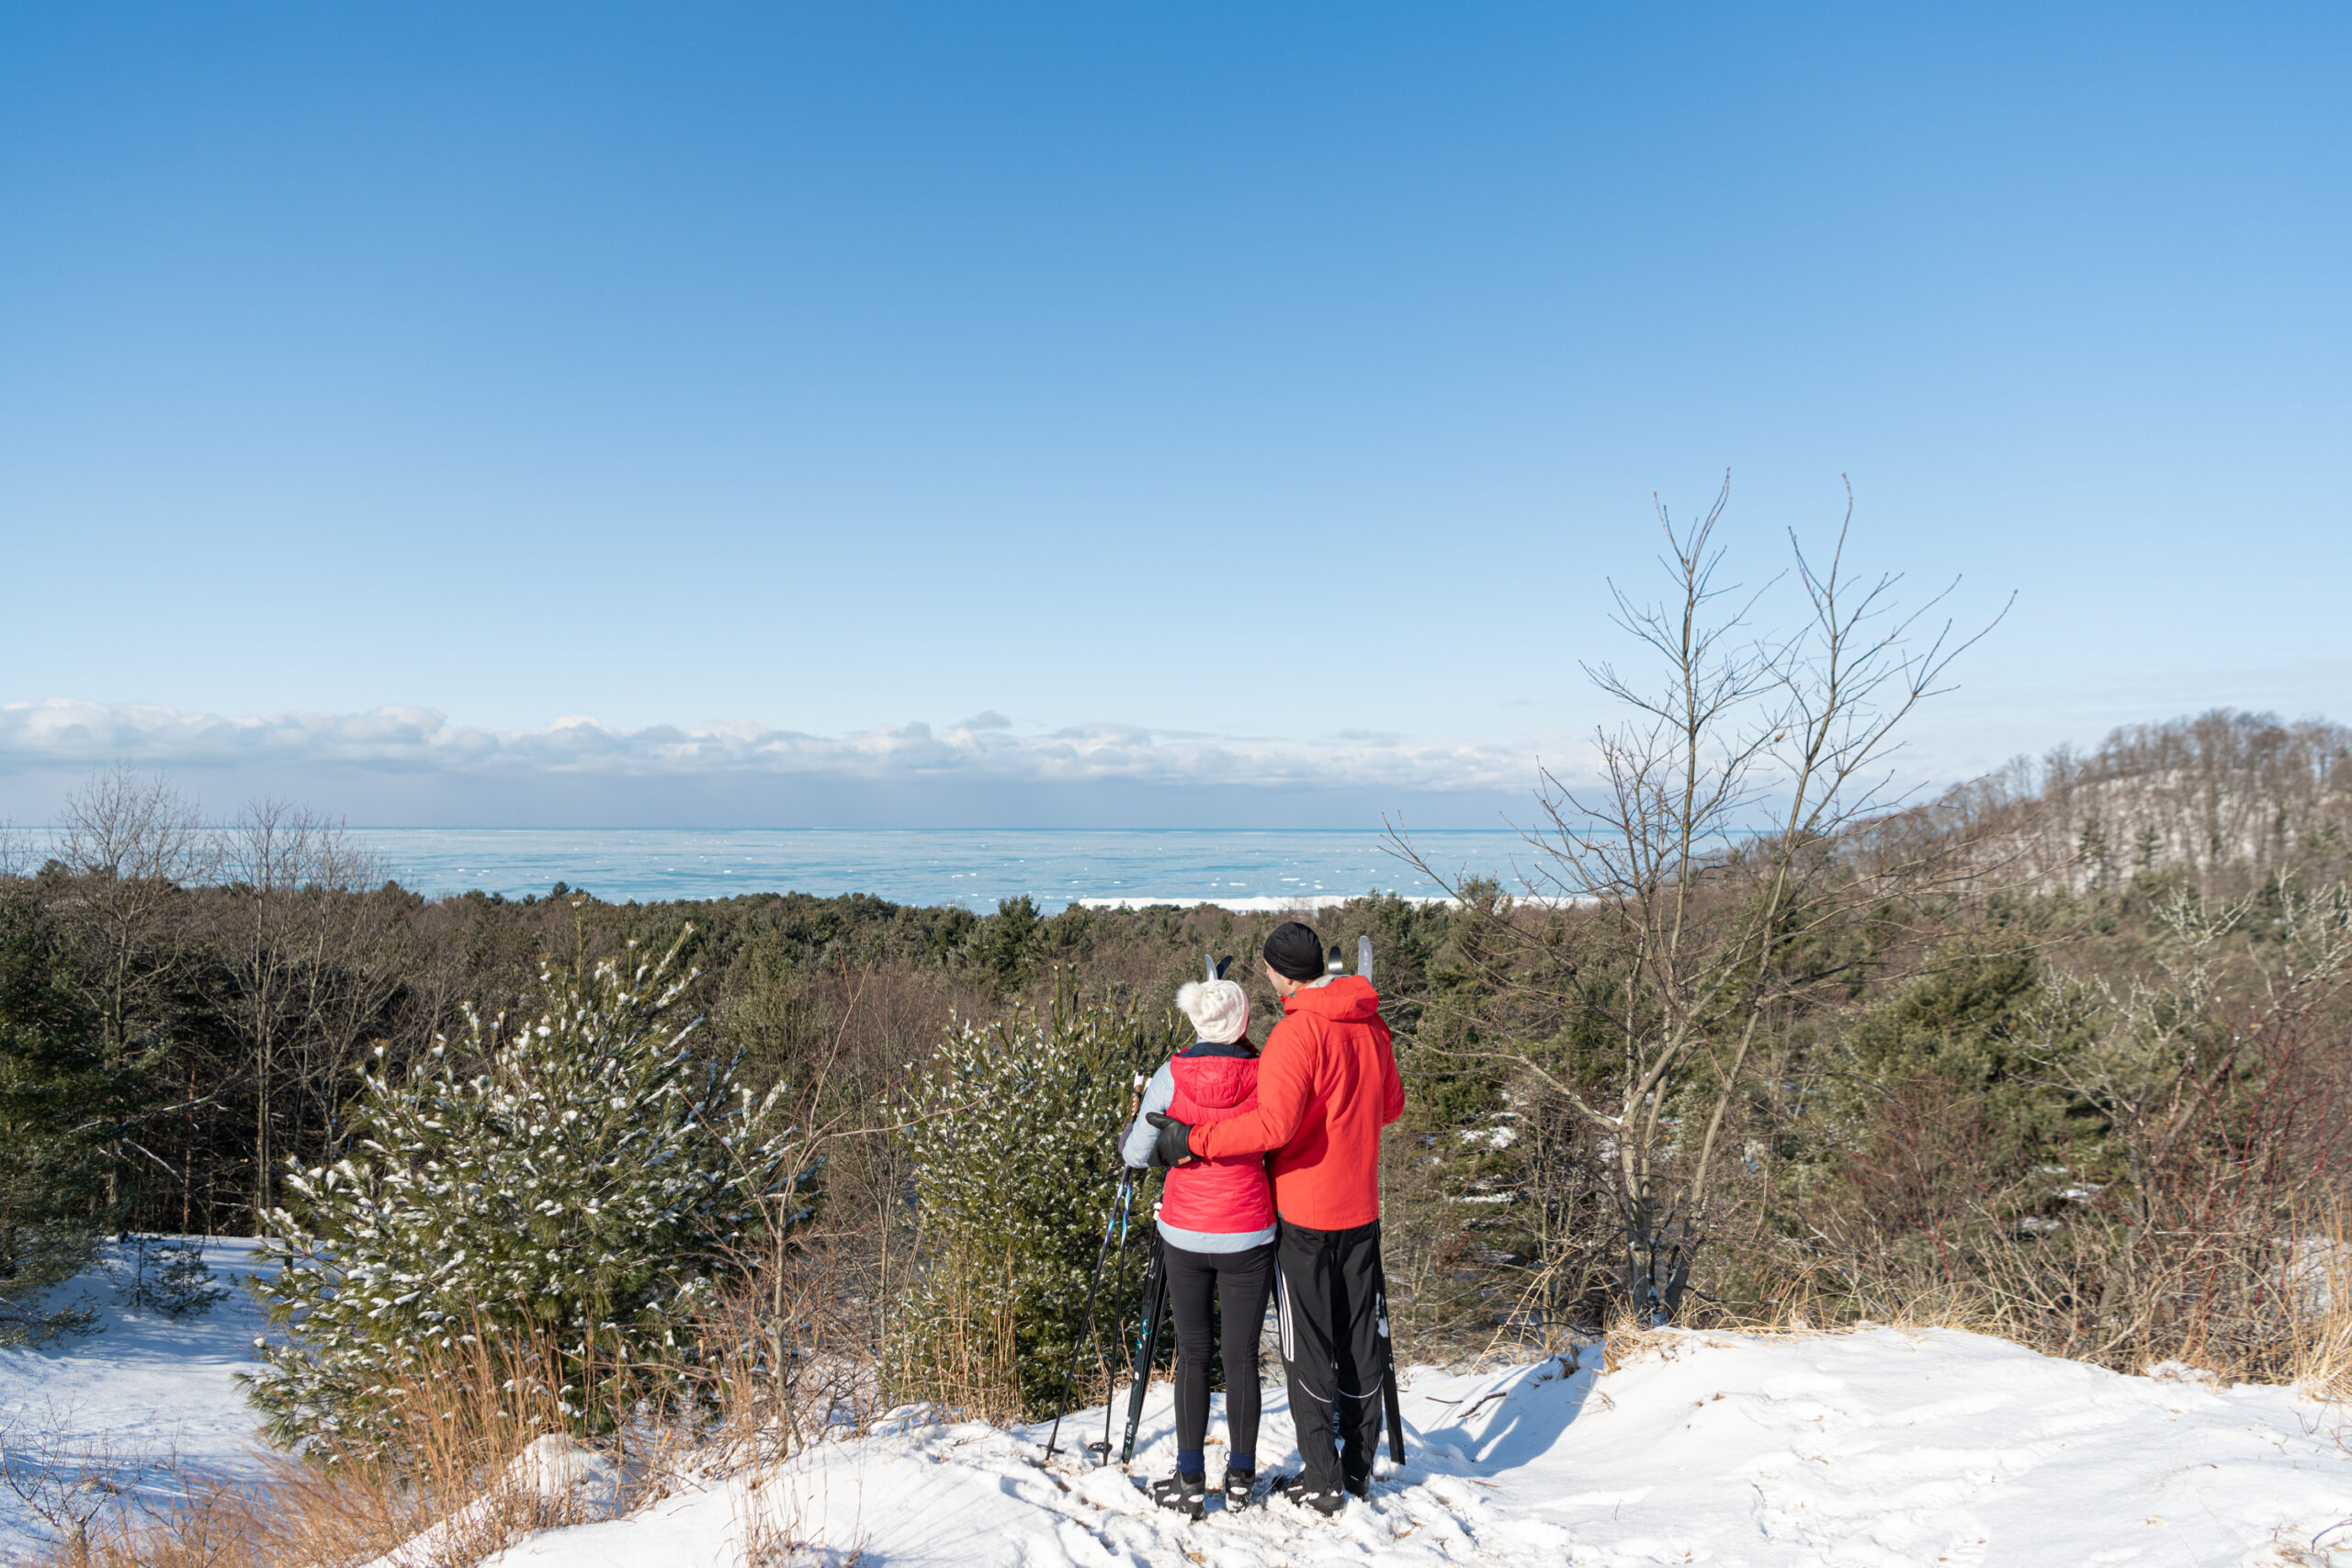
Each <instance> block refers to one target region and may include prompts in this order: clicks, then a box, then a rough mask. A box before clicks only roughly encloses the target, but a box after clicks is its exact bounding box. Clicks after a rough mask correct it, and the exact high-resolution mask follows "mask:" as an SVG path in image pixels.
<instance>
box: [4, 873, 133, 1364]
mask: <svg viewBox="0 0 2352 1568" xmlns="http://www.w3.org/2000/svg"><path fill="white" fill-rule="evenodd" d="M69 946H70V944H69V943H68V942H67V941H66V939H65V937H64V935H63V933H62V932H61V931H59V930H58V929H57V927H56V925H55V923H54V922H53V921H52V920H51V919H50V917H49V916H48V914H47V913H46V912H45V911H44V909H43V908H42V907H41V904H40V899H39V898H37V897H34V896H33V893H32V891H31V888H30V886H29V885H28V884H26V883H23V882H12V883H10V884H8V885H6V886H5V887H0V1345H7V1344H38V1343H40V1341H42V1340H44V1339H48V1338H50V1337H53V1336H56V1335H59V1334H75V1333H82V1332H85V1331H88V1330H89V1329H90V1328H91V1327H92V1326H93V1325H94V1323H95V1319H96V1314H95V1313H94V1312H93V1311H92V1309H90V1308H89V1307H87V1306H86V1305H84V1304H82V1303H73V1302H66V1303H61V1302H59V1301H57V1300H56V1299H55V1298H53V1297H50V1296H49V1295H48V1292H50V1291H51V1289H52V1288H54V1287H56V1286H58V1285H62V1284H63V1283H64V1282H65V1281H67V1280H71V1279H73V1278H74V1276H75V1275H76V1274H79V1273H80V1272H82V1271H83V1270H84V1269H86V1268H88V1267H89V1266H90V1265H91V1264H92V1263H94V1262H96V1258H97V1243H98V1236H99V1235H100V1232H101V1230H102V1228H103V1227H105V1226H107V1224H109V1223H110V1222H112V1221H113V1220H114V1219H115V1218H116V1216H115V1214H114V1213H111V1212H109V1211H108V1210H107V1205H106V1202H105V1201H104V1190H105V1189H104V1180H103V1178H104V1170H105V1165H104V1158H103V1152H102V1149H101V1147H100V1142H101V1140H102V1139H103V1138H104V1137H105V1136H107V1135H108V1134H110V1133H111V1132H112V1131H113V1130H114V1129H115V1128H116V1127H117V1126H119V1124H120V1123H121V1122H122V1121H123V1120H124V1119H125V1118H126V1117H128V1116H129V1115H130V1111H131V1109H132V1107H133V1105H134V1103H135V1100H136V1094H135V1089H136V1087H137V1086H136V1084H135V1082H133V1081H132V1080H130V1078H129V1077H127V1076H126V1075H123V1074H119V1073H112V1072H109V1071H108V1070H107V1066H106V1063H105V1059H104V1057H103V1055H102V1054H101V1053H100V1051H99V1049H98V1043H97V1042H98V1021H97V1018H96V1014H95V1013H94V1012H93V1011H92V1010H90V1009H89V1008H88V1007H87V1006H85V1005H84V1004H83V1003H82V1002H81V1001H80V1000H78V999H77V998H76V996H75V994H74V987H73V984H72V981H71V978H70V976H69V973H68V969H69V964H70V963H71V955H70V952H69Z"/></svg>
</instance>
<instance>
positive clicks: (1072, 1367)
mask: <svg viewBox="0 0 2352 1568" xmlns="http://www.w3.org/2000/svg"><path fill="white" fill-rule="evenodd" d="M1135 1190H1136V1180H1135V1172H1134V1171H1133V1170H1131V1169H1129V1168H1127V1167H1126V1166H1125V1165H1124V1164H1123V1165H1121V1166H1120V1167H1119V1190H1118V1193H1117V1195H1116V1196H1115V1197H1114V1198H1113V1200H1112V1201H1111V1213H1110V1217H1109V1218H1108V1219H1106V1220H1104V1221H1103V1250H1102V1251H1101V1252H1099V1253H1097V1254H1095V1257H1094V1277H1093V1278H1092V1279H1091V1280H1088V1281H1087V1282H1086V1310H1085V1312H1084V1313H1082V1314H1080V1317H1079V1332H1078V1335H1077V1337H1076V1338H1075V1339H1074V1340H1073V1342H1072V1343H1071V1345H1070V1348H1069V1370H1068V1371H1065V1372H1064V1373H1063V1374H1062V1396H1061V1399H1060V1401H1059V1402H1058V1403H1057V1404H1055V1406H1054V1429H1053V1432H1052V1434H1051V1435H1050V1436H1048V1437H1047V1438H1046V1453H1047V1454H1051V1453H1052V1452H1053V1451H1054V1445H1055V1444H1056V1443H1057V1442H1058V1441H1059V1440H1060V1438H1061V1435H1062V1414H1063V1412H1065V1411H1067V1410H1068V1409H1069V1391H1070V1388H1071V1386H1072V1385H1073V1384H1074V1383H1076V1382H1078V1359H1079V1357H1080V1356H1081V1355H1083V1354H1085V1351H1086V1331H1087V1330H1088V1329H1090V1328H1091V1327H1093V1326H1094V1295H1095V1292H1097V1291H1098V1290H1100V1289H1101V1288H1102V1285H1103V1264H1105V1263H1106V1262H1108V1261H1110V1258H1111V1233H1112V1232H1113V1231H1114V1230H1117V1229H1119V1228H1120V1221H1121V1220H1122V1218H1123V1217H1124V1216H1125V1213H1126V1209H1127V1203H1128V1201H1129V1200H1130V1199H1131V1198H1132V1197H1133V1196H1134V1195H1135Z"/></svg>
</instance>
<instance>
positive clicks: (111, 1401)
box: [0, 1240, 263, 1561]
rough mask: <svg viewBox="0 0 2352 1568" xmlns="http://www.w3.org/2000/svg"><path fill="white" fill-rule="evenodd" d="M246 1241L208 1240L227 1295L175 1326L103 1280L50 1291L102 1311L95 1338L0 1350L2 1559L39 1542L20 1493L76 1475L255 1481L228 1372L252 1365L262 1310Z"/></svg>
mask: <svg viewBox="0 0 2352 1568" xmlns="http://www.w3.org/2000/svg"><path fill="white" fill-rule="evenodd" d="M254 1245H255V1244H254V1243H253V1242H251V1241H239V1240H227V1241H209V1242H207V1243H205V1244H204V1261H205V1264H206V1266H207V1267H209V1269H211V1270H212V1272H213V1275H214V1277H215V1279H216V1280H217V1281H218V1282H219V1283H220V1284H221V1285H224V1286H227V1287H229V1293H228V1295H227V1296H226V1297H225V1298H223V1299H222V1300H221V1301H220V1303H219V1304H218V1305H216V1306H214V1307H213V1308H212V1309H211V1310H210V1311H209V1312H208V1313H205V1314H203V1315H201V1316H198V1317H191V1318H187V1319H185V1320H183V1321H180V1322H176V1323H175V1322H174V1321H172V1320H171V1319H170V1318H167V1317H164V1316H163V1315H162V1314H158V1313H153V1312H143V1311H138V1310H133V1309H130V1308H128V1307H125V1306H124V1305H123V1304H122V1302H121V1297H120V1293H119V1292H118V1290H117V1289H116V1287H115V1284H114V1282H113V1281H112V1280H110V1279H109V1278H108V1277H107V1274H106V1273H105V1272H103V1271H96V1272H93V1273H90V1274H87V1275H85V1276H84V1277H83V1278H82V1279H80V1280H76V1281H74V1283H73V1284H71V1285H67V1286H65V1287H63V1288H62V1289H61V1290H60V1291H59V1292H56V1298H55V1299H56V1301H57V1302H58V1303H70V1302H73V1301H74V1300H77V1299H80V1300H85V1301H87V1302H88V1303H89V1304H91V1305H92V1306H95V1307H96V1308H98V1309H99V1311H98V1321H99V1323H100V1325H102V1326H101V1330H100V1332H98V1333H96V1334H93V1335H89V1336H87V1337H80V1338H66V1339H59V1340H55V1341H53V1342H51V1344H49V1345H47V1346H44V1347H41V1348H36V1349H25V1348H11V1349H5V1350H0V1450H5V1451H4V1452H0V1465H5V1466H6V1475H7V1478H8V1480H9V1482H10V1484H8V1485H6V1486H0V1561H6V1560H7V1559H8V1558H9V1557H12V1556H16V1555H20V1554H22V1553H24V1552H26V1551H29V1550H30V1549H31V1547H32V1546H33V1544H34V1543H35V1542H36V1541H37V1540H40V1521H39V1519H38V1518H37V1517H36V1516H35V1513H34V1510H33V1506H32V1505H31V1503H30V1502H28V1498H27V1497H26V1495H25V1493H26V1492H28V1491H30V1492H33V1493H35V1494H36V1495H39V1494H40V1492H41V1489H42V1488H41V1483H42V1481H43V1478H47V1479H48V1480H49V1481H50V1482H51V1483H52V1486H53V1484H54V1483H60V1482H65V1481H68V1480H71V1479H76V1478H78V1477H80V1476H81V1475H83V1474H84V1473H85V1472H90V1473H95V1474H98V1475H102V1476H104V1477H106V1478H107V1479H108V1480H109V1481H110V1482H111V1483H114V1484H119V1485H128V1486H130V1487H133V1488H137V1487H141V1486H145V1485H158V1486H167V1485H168V1484H169V1483H168V1478H167V1477H164V1476H163V1475H161V1474H160V1473H159V1472H158V1467H159V1466H160V1465H161V1464H162V1463H163V1462H164V1461H170V1462H173V1463H175V1464H176V1465H177V1466H180V1467H184V1468H186V1469H188V1470H193V1471H200V1472H206V1473H209V1474H214V1475H243V1474H250V1473H253V1472H255V1471H256V1469H257V1468H258V1467H257V1455H258V1453H259V1438H258V1437H257V1435H256V1433H255V1431H254V1413H253V1410H252V1408H251V1407H250V1406H248V1405H247V1404H245V1400H244V1395H243V1392H242V1391H241V1390H240V1389H239V1388H238V1387H237V1385H236V1382H235V1381H234V1380H235V1374H236V1373H238V1372H240V1371H250V1370H251V1369H252V1367H253V1366H254V1356H253V1343H254V1337H256V1336H257V1335H259V1334H260V1333H261V1331H262V1326H263V1319H262V1313H261V1308H260V1306H259V1304H258V1303H255V1302H254V1298H253V1296H252V1294H251V1293H250V1292H247V1291H246V1290H245V1288H244V1282H245V1280H246V1279H247V1278H248V1277H249V1276H250V1275H251V1274H252V1273H253V1271H254V1258H253V1252H254Z"/></svg>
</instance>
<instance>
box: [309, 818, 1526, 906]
mask: <svg viewBox="0 0 2352 1568" xmlns="http://www.w3.org/2000/svg"><path fill="white" fill-rule="evenodd" d="M351 836H352V837H353V838H354V839H356V840H359V841H360V842H362V843H364V844H366V845H367V846H368V848H370V849H372V850H373V851H374V852H376V853H377V854H378V855H379V857H381V859H382V860H383V862H384V864H385V868H386V872H387V874H390V875H391V876H393V877H395V878H397V879H398V880H399V882H400V884H401V886H403V887H407V888H410V889H413V891H415V892H419V893H424V894H426V895H428V896H432V897H440V896H442V895H446V894H451V893H462V892H466V891H468V890H469V889H474V888H479V889H481V891H483V892H485V893H503V894H504V895H506V896H507V897H510V898H511V897H520V896H521V895H523V894H526V893H539V894H545V893H546V892H547V891H548V889H549V888H550V887H552V886H554V885H555V884H556V883H558V882H563V883H568V884H570V885H571V886H573V887H577V888H585V889H586V890H588V891H589V892H591V893H594V895H595V896H596V897H599V898H602V899H605V900H607V901H609V902H613V903H622V902H626V901H628V900H629V899H632V898H634V899H638V900H639V901H649V900H652V899H657V898H715V897H716V898H723V897H731V896H733V895H735V894H739V893H766V892H776V893H781V892H800V893H813V894H817V895H820V896H822V897H831V896H832V895H834V894H840V893H872V894H876V895H877V896H879V897H884V898H888V899H890V900H892V901H893V902H895V903H901V904H956V905H961V906H963V907H964V908H969V909H976V910H981V911H992V910H994V909H995V908H996V906H997V901H998V900H999V899H1001V898H1010V897H1015V896H1017V895H1020V894H1023V893H1025V894H1027V895H1028V896H1029V897H1031V898H1033V899H1035V900H1036V902H1037V904H1038V906H1039V907H1040V908H1045V909H1048V910H1052V909H1058V908H1062V907H1064V906H1065V905H1068V904H1070V903H1074V902H1078V901H1080V900H1117V901H1125V902H1138V903H1160V902H1167V903H1177V904H1188V905H1189V904H1196V903H1200V902H1203V901H1214V902H1217V903H1224V904H1230V905H1234V906H1237V907H1239V908H1251V907H1256V908H1274V907H1279V906H1281V905H1284V904H1292V903H1310V902H1313V901H1315V900H1317V899H1322V900H1327V901H1328V900H1332V899H1337V898H1344V897H1357V896H1360V895H1363V894H1365V893H1371V892H1382V893H1397V894H1401V895H1404V896H1406V897H1442V895H1443V893H1444V889H1443V888H1442V887H1441V886H1438V885H1437V884H1436V883H1435V882H1433V881H1431V880H1430V878H1429V877H1428V876H1427V875H1425V874H1422V873H1421V872H1420V871H1419V870H1417V869H1416V868H1414V867H1413V866H1411V865H1408V864H1407V863H1405V862H1404V861H1403V860H1402V859H1400V858H1399V857H1398V856H1397V855H1396V854H1395V853H1394V852H1391V851H1390V850H1389V849H1388V848H1387V847H1386V845H1385V843H1384V842H1383V840H1382V838H1381V835H1380V834H1379V833H1377V832H1363V831H1354V830H1332V831H1323V832H1297V831H1265V832H1217V831H1193V830H1184V829H1167V830H1152V831H1097V830H1091V829H1068V830H1056V831H1044V830H1035V829H1029V830H1022V831H1012V832H980V831H967V830H959V829H896V830H879V831H877V830H860V829H806V830H792V831H751V830H744V831H730V830H721V829H709V830H703V829H460V828H355V829H351ZM1413 841H1414V844H1415V846H1416V847H1417V848H1419V850H1420V851H1421V852H1422V853H1423V854H1424V855H1425V856H1426V857H1427V858H1428V859H1429V860H1430V863H1432V864H1433V865H1436V866H1438V867H1440V868H1442V870H1444V871H1445V872H1446V873H1447V874H1449V875H1451V874H1455V873H1456V872H1459V871H1465V870H1466V871H1469V872H1473V873H1483V874H1488V875H1502V876H1504V877H1505V878H1506V880H1507V882H1508V880H1509V879H1510V867H1511V863H1512V861H1513V858H1514V852H1516V853H1517V857H1518V858H1519V859H1520V860H1521V861H1524V859H1525V849H1526V845H1525V843H1524V842H1523V841H1522V840H1521V839H1520V838H1519V837H1518V835H1516V834H1514V833H1511V832H1509V831H1452V832H1430V833H1418V832H1417V833H1415V834H1414V835H1413Z"/></svg>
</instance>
